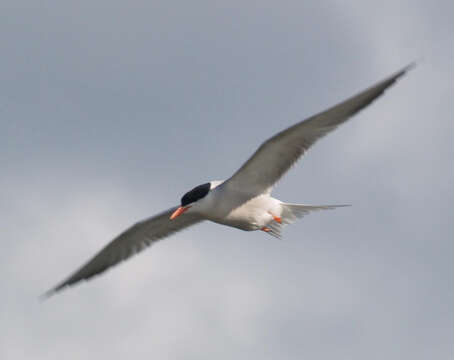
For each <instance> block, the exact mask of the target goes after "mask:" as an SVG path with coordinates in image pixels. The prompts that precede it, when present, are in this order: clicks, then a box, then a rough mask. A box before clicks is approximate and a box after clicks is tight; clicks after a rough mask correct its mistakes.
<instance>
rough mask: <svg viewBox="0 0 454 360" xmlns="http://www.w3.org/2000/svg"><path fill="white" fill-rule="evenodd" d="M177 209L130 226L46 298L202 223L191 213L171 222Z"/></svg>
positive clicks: (52, 290)
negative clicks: (171, 216) (161, 240)
mask: <svg viewBox="0 0 454 360" xmlns="http://www.w3.org/2000/svg"><path fill="white" fill-rule="evenodd" d="M176 209H177V207H174V208H171V209H169V210H166V211H164V212H162V213H160V214H158V215H155V216H153V217H151V218H148V219H145V220H143V221H140V222H138V223H136V224H135V225H133V226H131V227H130V228H129V229H127V230H126V231H124V232H123V233H121V234H120V235H119V236H117V237H116V238H115V239H114V240H112V241H111V242H110V243H109V244H108V245H106V246H105V247H104V248H103V249H102V250H101V251H100V252H99V253H98V254H96V255H95V256H94V257H93V258H92V259H91V260H90V261H88V262H87V263H86V264H85V265H84V266H82V267H81V268H80V269H79V270H77V271H76V272H75V273H74V274H73V275H71V276H70V277H69V278H67V279H66V280H64V281H63V282H62V283H60V284H58V285H57V286H55V287H54V288H53V289H51V290H49V291H48V292H46V293H45V294H44V296H45V297H47V296H50V295H52V294H54V293H55V292H57V291H59V290H60V289H62V288H64V287H66V286H69V285H72V284H75V283H77V282H79V281H81V280H88V279H90V278H91V277H93V276H95V275H98V274H100V273H102V272H103V271H105V270H107V269H108V268H110V267H111V266H114V265H116V264H118V263H119V262H121V261H123V260H126V259H128V258H129V257H130V256H132V255H134V254H136V253H138V252H140V251H141V250H143V249H144V248H146V247H147V246H150V245H151V244H153V243H155V242H156V241H158V240H160V239H162V238H165V237H167V236H169V235H171V234H173V233H175V232H177V231H180V230H182V229H184V228H187V227H189V226H191V225H194V224H196V223H198V222H200V221H202V220H203V218H201V217H200V216H199V215H197V214H192V213H188V214H185V215H184V216H180V217H178V218H176V219H174V220H170V219H169V218H170V215H172V213H173V212H174V211H175V210H176Z"/></svg>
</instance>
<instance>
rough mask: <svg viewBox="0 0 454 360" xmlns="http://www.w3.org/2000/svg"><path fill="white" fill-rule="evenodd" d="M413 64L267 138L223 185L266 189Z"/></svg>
mask: <svg viewBox="0 0 454 360" xmlns="http://www.w3.org/2000/svg"><path fill="white" fill-rule="evenodd" d="M413 66H414V64H411V65H409V66H407V67H405V68H403V69H402V70H400V71H398V72H396V73H395V74H393V75H391V76H390V77H388V78H386V79H384V80H382V81H380V82H378V83H377V84H375V85H373V86H371V87H369V88H368V89H366V90H364V91H362V92H360V93H359V94H357V95H355V96H353V97H351V98H349V99H347V100H345V101H343V102H341V103H339V104H337V105H335V106H333V107H331V108H330V109H328V110H325V111H323V112H321V113H319V114H316V115H314V116H312V117H310V118H308V119H306V120H303V121H301V122H299V123H297V124H295V125H293V126H291V127H289V128H288V129H286V130H284V131H282V132H280V133H278V134H277V135H275V136H273V137H272V138H270V139H268V140H267V141H265V142H264V143H263V144H262V145H261V146H260V147H259V148H258V149H257V151H256V152H255V153H254V154H253V155H252V156H251V157H250V158H249V160H248V161H246V163H244V164H243V166H242V167H241V168H240V169H239V170H238V171H237V172H236V173H235V174H234V175H233V176H232V177H231V178H230V179H228V180H227V181H226V182H225V184H224V186H226V187H228V188H230V189H232V190H234V191H237V192H241V193H243V194H248V196H250V197H254V196H257V195H259V194H262V193H264V192H266V191H269V190H270V189H271V187H272V186H273V185H274V184H275V183H276V182H277V181H278V180H279V179H280V178H281V177H282V176H283V175H284V174H285V173H286V172H287V171H288V170H289V169H290V168H291V166H292V165H293V164H294V163H295V162H296V161H297V160H298V159H299V158H300V157H301V156H302V155H304V153H305V152H306V151H307V150H308V149H309V148H310V147H311V146H312V145H313V144H314V143H315V142H316V141H317V140H318V139H320V138H321V137H323V136H325V135H326V134H328V133H329V132H331V131H333V130H334V129H336V128H337V127H338V126H339V125H340V124H342V123H344V122H345V121H347V120H348V119H349V118H350V117H352V116H353V115H355V114H356V113H357V112H358V111H360V110H362V109H364V108H365V107H366V106H367V105H369V104H370V103H371V102H373V101H374V100H375V99H377V98H378V97H379V96H380V95H382V94H383V93H384V92H385V90H386V89H387V88H388V87H390V86H391V85H392V84H394V83H395V82H396V80H397V79H398V78H400V77H401V76H403V75H404V74H405V73H406V72H407V71H408V70H410V69H411V68H412V67H413Z"/></svg>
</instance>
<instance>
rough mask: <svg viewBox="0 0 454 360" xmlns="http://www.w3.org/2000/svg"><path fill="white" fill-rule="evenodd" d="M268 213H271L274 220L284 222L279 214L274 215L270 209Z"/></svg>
mask: <svg viewBox="0 0 454 360" xmlns="http://www.w3.org/2000/svg"><path fill="white" fill-rule="evenodd" d="M268 214H270V215H271V216H272V217H273V219H274V221H276V222H278V223H279V224H282V219H281V218H280V217H279V216H275V215H273V214H272V213H271V212H270V211H268Z"/></svg>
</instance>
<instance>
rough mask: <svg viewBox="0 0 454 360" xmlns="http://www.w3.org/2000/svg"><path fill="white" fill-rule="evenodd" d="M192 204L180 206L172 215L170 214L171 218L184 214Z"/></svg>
mask: <svg viewBox="0 0 454 360" xmlns="http://www.w3.org/2000/svg"><path fill="white" fill-rule="evenodd" d="M189 208H190V206H180V207H179V208H178V209H176V210H175V211H174V212H173V214H172V215H170V220H173V219H175V218H177V217H178V216H180V215H182V214H183V213H185V212H186V211H188V210H189Z"/></svg>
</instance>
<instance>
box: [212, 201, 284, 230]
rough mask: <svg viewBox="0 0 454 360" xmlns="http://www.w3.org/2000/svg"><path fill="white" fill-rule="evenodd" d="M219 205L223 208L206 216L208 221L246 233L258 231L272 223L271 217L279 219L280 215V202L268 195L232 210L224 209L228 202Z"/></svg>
mask: <svg viewBox="0 0 454 360" xmlns="http://www.w3.org/2000/svg"><path fill="white" fill-rule="evenodd" d="M221 203H223V204H224V208H223V209H219V210H220V211H216V210H215V211H212V212H211V214H208V216H207V218H208V220H211V221H214V222H216V223H219V224H224V225H228V226H232V227H236V228H238V229H241V230H246V231H252V230H259V229H261V228H262V227H264V226H266V225H267V224H268V223H270V222H272V221H274V219H273V216H277V217H280V216H281V213H282V208H281V202H280V201H279V200H277V199H275V198H272V197H271V196H269V195H268V194H264V195H261V196H258V197H256V198H253V199H251V200H249V201H247V202H245V203H244V204H242V205H240V206H238V207H236V208H233V209H232V208H230V209H228V208H226V207H227V206H226V205H228V201H224V202H219V204H221Z"/></svg>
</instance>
